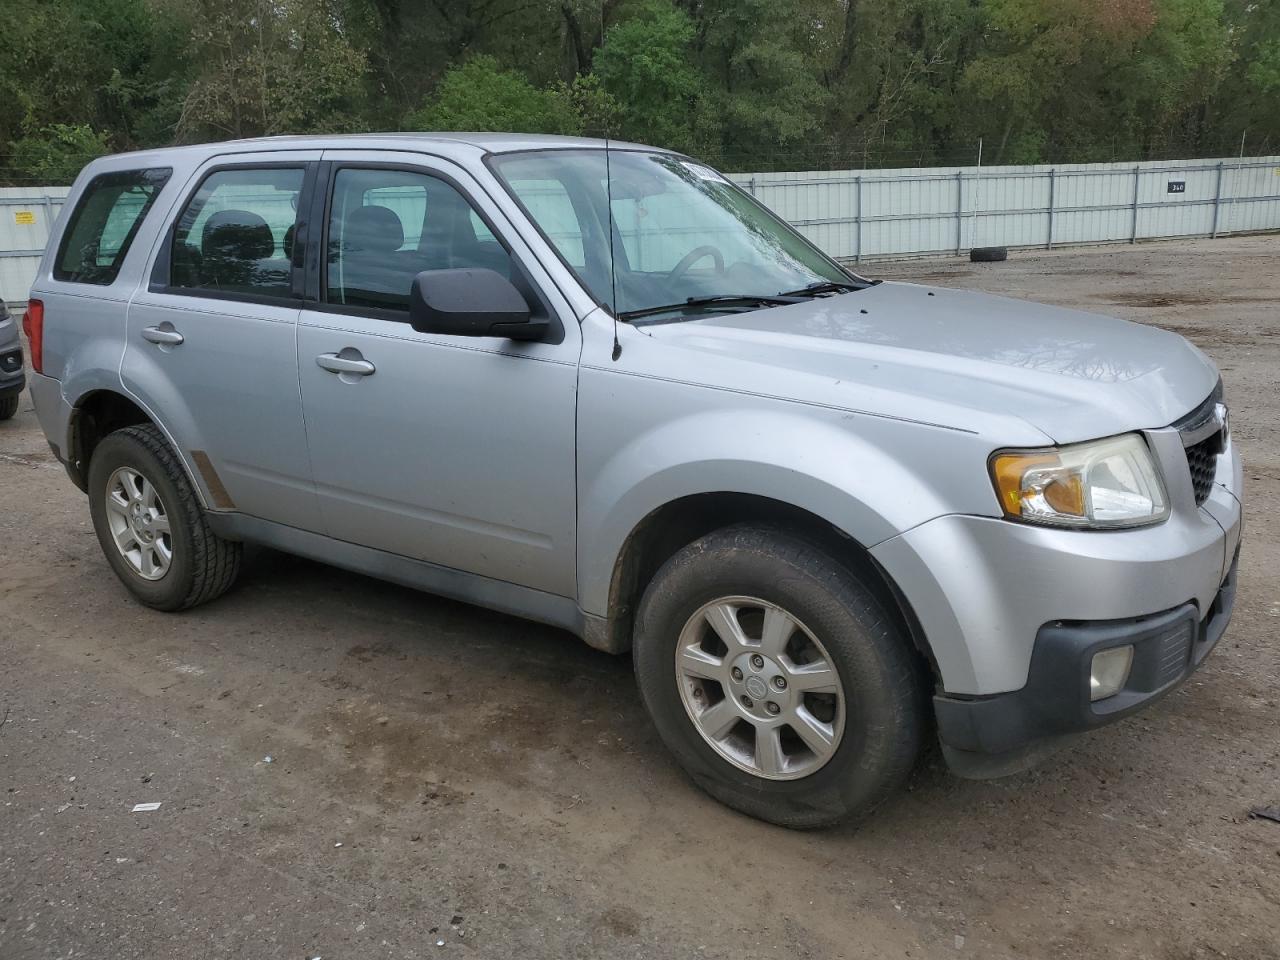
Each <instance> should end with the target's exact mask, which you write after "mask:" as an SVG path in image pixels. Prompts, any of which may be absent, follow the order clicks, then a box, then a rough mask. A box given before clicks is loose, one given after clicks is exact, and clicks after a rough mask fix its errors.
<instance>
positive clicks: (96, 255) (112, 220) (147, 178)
mask: <svg viewBox="0 0 1280 960" xmlns="http://www.w3.org/2000/svg"><path fill="white" fill-rule="evenodd" d="M171 173H173V171H172V170H171V169H169V168H168V167H157V168H153V169H150V170H121V171H119V172H116V173H104V174H101V175H99V176H96V177H94V178H93V179H92V180H90V181H89V185H88V186H87V187H85V190H84V195H83V196H81V198H80V202H79V203H78V204H76V208H75V210H74V211H72V213H71V220H70V221H69V222H68V223H67V231H66V233H65V234H64V235H63V237H62V246H61V247H59V248H58V257H57V260H56V262H55V263H54V266H53V278H54V279H55V280H63V281H66V282H69V283H96V284H101V285H106V284H108V283H113V282H114V281H115V279H116V276H117V275H118V274H119V273H120V266H121V264H123V263H124V258H125V256H126V254H128V252H129V247H130V245H131V244H132V243H133V238H134V237H135V236H136V235H137V233H138V228H139V227H141V226H142V221H143V220H145V219H146V216H147V213H148V211H150V209H151V205H152V204H153V203H154V202H155V199H156V195H157V194H158V193H159V192H160V189H161V188H162V187H163V186H164V185H165V183H166V182H168V180H169V175H170V174H171Z"/></svg>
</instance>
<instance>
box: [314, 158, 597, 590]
mask: <svg viewBox="0 0 1280 960" xmlns="http://www.w3.org/2000/svg"><path fill="white" fill-rule="evenodd" d="M324 159H325V160H326V164H325V167H326V169H327V182H328V186H327V190H328V203H327V208H328V209H327V213H326V214H325V216H324V217H323V219H324V220H325V221H326V223H325V228H326V229H325V236H324V239H323V246H322V247H320V248H319V249H322V250H324V251H325V252H326V255H325V256H323V257H320V258H319V259H320V261H321V262H320V267H321V270H320V277H319V282H318V287H319V290H318V298H319V303H318V304H315V305H314V306H312V305H308V308H307V309H304V310H303V311H302V315H301V317H300V320H299V326H298V363H299V372H300V380H301V387H302V401H303V408H304V411H305V416H306V426H307V437H308V440H309V446H310V453H311V464H312V470H313V474H314V478H315V484H316V492H317V495H318V497H319V501H320V508H321V511H322V513H323V518H324V523H325V528H326V530H327V531H328V533H329V535H330V536H332V537H336V538H337V539H340V540H345V541H348V542H351V543H357V544H362V545H364V546H368V547H374V548H377V549H380V550H386V551H389V552H391V553H395V554H400V555H402V556H407V557H413V558H415V559H419V560H426V561H429V562H431V563H435V564H439V565H442V566H445V567H450V568H454V569H457V570H463V571H467V572H470V573H475V574H481V575H483V576H486V577H491V578H495V579H498V580H504V581H508V582H510V583H515V584H519V585H522V586H526V587H532V588H535V589H538V590H543V591H546V592H549V593H553V594H558V595H560V596H573V595H574V537H575V483H574V479H575V478H574V416H575V404H576V392H577V362H578V354H579V347H580V334H579V329H578V325H577V322H576V320H574V319H573V316H572V313H571V312H570V310H569V308H568V305H567V304H566V303H564V301H563V300H561V299H560V297H559V294H558V293H557V292H556V291H555V289H554V287H553V286H552V284H551V283H550V281H549V279H548V278H547V277H546V275H545V274H544V273H543V272H542V271H541V269H540V268H539V267H538V265H537V262H536V260H534V259H533V257H532V256H531V255H530V253H529V251H528V249H527V248H526V247H524V246H523V243H522V242H521V240H520V238H519V237H518V236H517V235H516V234H515V232H514V231H513V230H512V229H511V228H510V225H509V223H507V222H506V220H505V219H504V217H503V215H502V213H501V211H499V210H498V208H497V207H496V206H495V205H494V204H493V203H492V201H490V200H489V198H488V197H487V196H486V195H485V194H484V193H483V191H481V190H480V189H478V187H477V185H476V184H475V182H474V181H473V180H472V179H471V178H470V177H469V175H468V174H467V173H466V172H465V171H463V170H462V169H461V168H459V167H456V166H454V165H452V164H449V163H447V162H446V161H443V160H440V161H433V160H428V159H427V158H424V157H421V156H418V155H405V156H404V157H403V160H404V162H403V163H399V162H395V163H392V162H388V161H389V160H390V159H391V158H390V157H389V156H388V155H387V154H373V155H369V154H362V153H360V152H345V151H343V152H333V151H326V153H325V155H324ZM467 266H471V267H476V266H479V267H486V268H489V269H492V270H496V271H498V272H499V273H501V274H503V275H504V276H507V277H510V278H512V279H513V280H515V281H516V282H517V283H520V284H523V285H524V286H525V290H526V292H527V299H529V300H530V303H531V307H532V309H533V310H534V311H535V313H536V312H542V313H543V314H545V315H547V316H549V317H550V318H551V320H552V326H553V328H555V330H556V331H557V332H556V333H555V335H553V336H549V337H548V338H547V339H546V340H545V341H543V342H538V343H516V342H513V341H510V340H505V339H502V338H499V337H456V336H442V335H437V334H423V333H418V332H417V331H415V330H413V328H411V327H410V326H409V324H408V309H407V308H408V300H409V288H410V285H411V283H412V281H413V278H414V276H415V275H416V274H417V273H419V272H420V271H423V270H432V269H442V268H448V267H467Z"/></svg>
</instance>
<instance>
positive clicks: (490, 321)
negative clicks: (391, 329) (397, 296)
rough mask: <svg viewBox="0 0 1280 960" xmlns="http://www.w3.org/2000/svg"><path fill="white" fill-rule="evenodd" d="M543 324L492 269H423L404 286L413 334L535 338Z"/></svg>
mask: <svg viewBox="0 0 1280 960" xmlns="http://www.w3.org/2000/svg"><path fill="white" fill-rule="evenodd" d="M547 325H548V324H547V321H546V320H544V319H539V320H534V319H532V318H531V317H530V315H529V304H528V303H526V302H525V299H524V296H523V295H522V294H521V293H520V291H519V290H517V289H516V288H515V286H514V285H513V284H512V283H511V281H510V280H508V279H507V278H506V277H504V276H503V275H502V274H500V273H497V272H495V271H493V270H485V269H483V268H480V267H465V268H462V269H457V270H424V271H423V272H422V273H420V274H418V275H417V276H416V277H414V278H413V286H412V288H411V289H410V290H409V326H411V327H413V329H415V330H417V331H418V332H419V333H443V334H447V335H449V336H454V337H507V338H508V339H511V340H540V339H541V338H542V336H543V334H545V333H546V331H547Z"/></svg>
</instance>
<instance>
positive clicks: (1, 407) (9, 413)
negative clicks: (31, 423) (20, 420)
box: [0, 393, 18, 420]
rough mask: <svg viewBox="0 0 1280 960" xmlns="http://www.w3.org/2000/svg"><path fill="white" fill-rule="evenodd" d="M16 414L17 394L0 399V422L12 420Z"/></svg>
mask: <svg viewBox="0 0 1280 960" xmlns="http://www.w3.org/2000/svg"><path fill="white" fill-rule="evenodd" d="M17 412H18V394H16V393H13V394H10V395H9V396H7V397H0V420H12V419H13V417H14V415H15V414H16V413H17Z"/></svg>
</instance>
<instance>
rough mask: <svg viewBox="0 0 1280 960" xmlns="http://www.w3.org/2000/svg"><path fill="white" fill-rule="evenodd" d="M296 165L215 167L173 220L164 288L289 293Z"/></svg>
mask: <svg viewBox="0 0 1280 960" xmlns="http://www.w3.org/2000/svg"><path fill="white" fill-rule="evenodd" d="M303 174H304V170H303V168H302V167H263V168H243V169H240V168H237V169H234V170H218V171H215V172H214V173H211V174H210V175H209V176H208V177H207V178H205V181H204V183H202V184H201V185H200V189H199V190H197V191H196V195H195V196H194V197H192V198H191V202H190V203H189V204H187V208H186V209H185V210H184V211H183V212H182V215H181V216H180V217H179V218H178V221H177V224H176V226H175V227H174V232H173V249H172V251H171V259H170V283H169V285H170V286H171V287H174V288H177V289H187V290H205V291H209V292H211V293H224V294H240V295H245V294H249V295H257V296H264V297H289V296H290V295H291V282H290V280H291V276H292V262H293V240H294V235H295V233H296V229H295V223H296V221H297V218H298V198H299V197H300V196H301V194H302V178H303Z"/></svg>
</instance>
